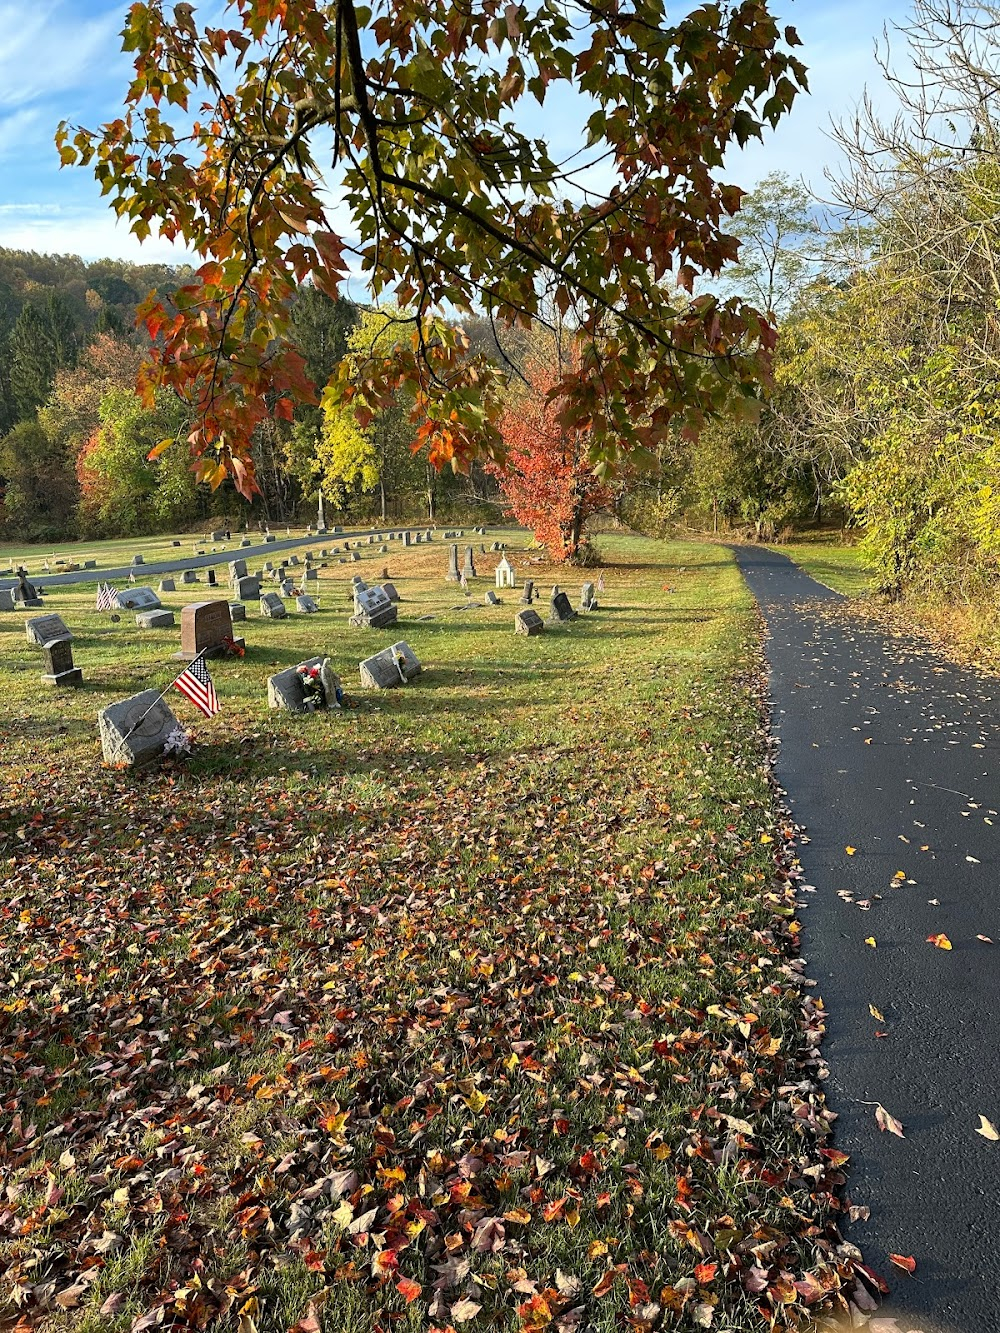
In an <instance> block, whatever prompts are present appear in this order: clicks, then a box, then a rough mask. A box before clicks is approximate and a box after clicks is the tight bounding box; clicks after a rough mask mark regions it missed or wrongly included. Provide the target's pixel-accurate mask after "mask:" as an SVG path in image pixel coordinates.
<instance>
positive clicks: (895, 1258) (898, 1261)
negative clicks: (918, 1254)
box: [889, 1254, 917, 1273]
mask: <svg viewBox="0 0 1000 1333" xmlns="http://www.w3.org/2000/svg"><path fill="white" fill-rule="evenodd" d="M889 1262H890V1263H892V1264H895V1266H896V1267H897V1268H901V1269H902V1270H903V1272H904V1273H915V1272H916V1271H917V1261H916V1259H914V1258H913V1256H912V1255H910V1254H890V1255H889Z"/></svg>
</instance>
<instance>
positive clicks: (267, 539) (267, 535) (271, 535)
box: [264, 532, 278, 542]
mask: <svg viewBox="0 0 1000 1333" xmlns="http://www.w3.org/2000/svg"><path fill="white" fill-rule="evenodd" d="M264 540H265V542H275V541H277V540H278V539H277V537H275V535H274V533H273V532H266V533H265V534H264Z"/></svg>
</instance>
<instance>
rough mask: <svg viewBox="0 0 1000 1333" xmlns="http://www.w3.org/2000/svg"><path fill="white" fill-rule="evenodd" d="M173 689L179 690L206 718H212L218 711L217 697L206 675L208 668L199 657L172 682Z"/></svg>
mask: <svg viewBox="0 0 1000 1333" xmlns="http://www.w3.org/2000/svg"><path fill="white" fill-rule="evenodd" d="M174 689H175V690H180V692H181V694H183V695H185V696H186V697H187V698H188V699H190V700H191V702H192V703H193V704H194V706H195V708H200V709H201V711H202V712H203V713H204V714H205V716H206V717H214V716H215V714H216V713H217V712H218V711H219V696H218V695H217V694H216V692H215V686H214V685H213V684H212V677H211V676H210V675H209V674H208V667H207V666H206V665H205V663H204V660H203V659H202V658H200V657H196V658H195V659H194V661H193V662H191V663H190V664H189V665H188V666H186V667H185V668H184V670H183V671H182V672H181V674H180V675H179V676H178V677H177V679H176V680H175V681H174Z"/></svg>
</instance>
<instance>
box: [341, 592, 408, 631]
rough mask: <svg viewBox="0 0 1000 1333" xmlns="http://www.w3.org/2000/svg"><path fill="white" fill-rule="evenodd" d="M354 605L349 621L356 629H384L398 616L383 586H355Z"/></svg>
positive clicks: (394, 621)
mask: <svg viewBox="0 0 1000 1333" xmlns="http://www.w3.org/2000/svg"><path fill="white" fill-rule="evenodd" d="M354 607H355V611H354V615H353V616H351V619H350V623H351V624H352V625H353V626H354V627H355V628H356V629H384V628H385V626H386V625H393V624H395V623H396V620H397V619H398V616H399V612H398V611H397V610H396V607H395V605H394V604H393V603H392V602H391V601H390V600H389V596H388V594H387V593H386V591H385V589H384V588H356V589H355V593H354Z"/></svg>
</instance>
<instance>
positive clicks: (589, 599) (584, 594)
mask: <svg viewBox="0 0 1000 1333" xmlns="http://www.w3.org/2000/svg"><path fill="white" fill-rule="evenodd" d="M580 610H581V611H596V610H597V596H596V594H595V592H594V585H593V584H592V583H585V584H584V585H583V587H582V588H581V589H580Z"/></svg>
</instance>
